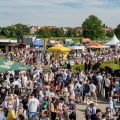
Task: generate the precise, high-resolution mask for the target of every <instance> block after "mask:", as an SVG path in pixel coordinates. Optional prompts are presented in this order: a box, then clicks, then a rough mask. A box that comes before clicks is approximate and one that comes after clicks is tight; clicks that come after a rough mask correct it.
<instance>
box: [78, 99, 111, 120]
mask: <svg viewBox="0 0 120 120" xmlns="http://www.w3.org/2000/svg"><path fill="white" fill-rule="evenodd" d="M96 107H97V108H99V109H101V110H102V111H103V112H104V111H105V108H106V107H109V105H108V102H105V100H98V103H97V105H96ZM85 108H86V104H82V105H81V104H80V105H77V120H85V117H84V116H85V114H84V113H85Z"/></svg>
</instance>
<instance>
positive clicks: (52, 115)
mask: <svg viewBox="0 0 120 120" xmlns="http://www.w3.org/2000/svg"><path fill="white" fill-rule="evenodd" d="M51 120H56V113H55V112H51Z"/></svg>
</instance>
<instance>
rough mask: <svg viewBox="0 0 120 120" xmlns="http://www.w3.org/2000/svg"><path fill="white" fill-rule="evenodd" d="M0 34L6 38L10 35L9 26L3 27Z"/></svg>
mask: <svg viewBox="0 0 120 120" xmlns="http://www.w3.org/2000/svg"><path fill="white" fill-rule="evenodd" d="M1 34H2V35H3V36H5V37H7V38H9V37H10V36H11V31H10V29H9V27H6V28H3V29H2V32H1Z"/></svg>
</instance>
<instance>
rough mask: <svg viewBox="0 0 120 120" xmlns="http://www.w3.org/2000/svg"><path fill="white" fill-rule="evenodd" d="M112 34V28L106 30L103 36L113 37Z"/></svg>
mask: <svg viewBox="0 0 120 120" xmlns="http://www.w3.org/2000/svg"><path fill="white" fill-rule="evenodd" d="M113 35H114V30H111V31H106V35H105V36H107V37H108V38H111V37H113Z"/></svg>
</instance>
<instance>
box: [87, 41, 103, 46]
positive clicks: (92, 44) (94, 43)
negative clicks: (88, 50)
mask: <svg viewBox="0 0 120 120" xmlns="http://www.w3.org/2000/svg"><path fill="white" fill-rule="evenodd" d="M89 46H103V45H102V44H100V43H97V42H92V43H90V45H89Z"/></svg>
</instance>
